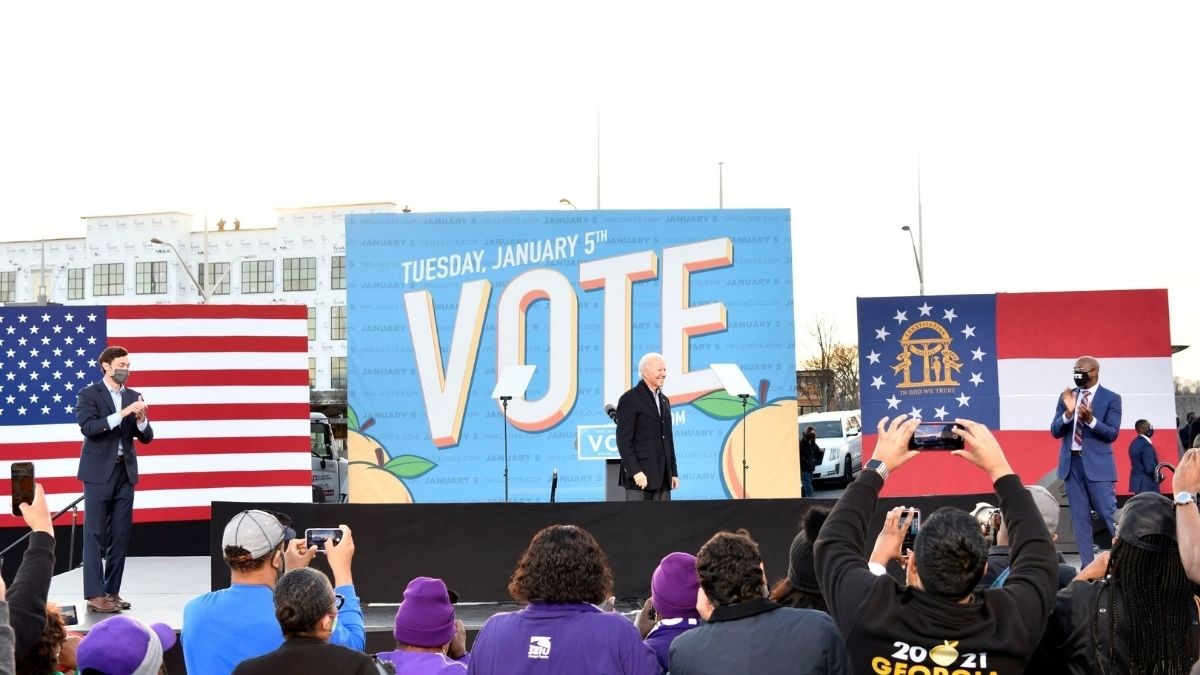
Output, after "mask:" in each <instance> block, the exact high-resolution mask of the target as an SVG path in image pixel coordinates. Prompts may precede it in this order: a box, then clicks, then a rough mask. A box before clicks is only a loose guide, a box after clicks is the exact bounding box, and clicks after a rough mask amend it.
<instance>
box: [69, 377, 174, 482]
mask: <svg viewBox="0 0 1200 675" xmlns="http://www.w3.org/2000/svg"><path fill="white" fill-rule="evenodd" d="M138 395H139V394H138V393H137V392H136V391H134V390H132V389H128V388H126V389H123V390H122V391H121V406H122V407H124V406H127V405H129V404H130V403H133V402H135V401H137V400H138ZM115 412H117V410H116V409H115V408H113V401H112V394H110V393H109V391H108V388H107V387H106V386H105V384H104V380H100V381H99V382H96V383H93V384H90V385H88V386H87V387H85V388H83V389H82V390H80V392H79V400H78V401H76V403H75V421H76V422H78V423H79V430H80V431H81V432H82V433H83V448H82V449H81V450H80V454H79V473H78V474H77V477H78V478H79V480H81V481H83V482H85V483H103V482H105V481H107V480H108V477H109V476H111V475H112V472H113V467H114V466H116V462H117V445H118V443H119V444H120V445H121V452H122V453H124V455H125V472H126V473H128V474H129V483H130V485H136V484H137V482H138V465H137V451H136V450H135V449H134V447H133V439H134V438H137V439H138V440H139V441H141V442H143V443H149V442H150V441H152V440H154V429H153V428H151V426H150V424H149V423H147V424H146V429H145V430H144V431H141V430H139V429H138V428H137V427H138V425H137V416H136V415H126V416H125V417H122V418H121V422H120V423H119V424H118V425H117V426H115V427H111V428H110V427H109V426H108V417H109V415H112V414H113V413H115Z"/></svg>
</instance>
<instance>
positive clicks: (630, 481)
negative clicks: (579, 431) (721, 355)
mask: <svg viewBox="0 0 1200 675" xmlns="http://www.w3.org/2000/svg"><path fill="white" fill-rule="evenodd" d="M638 372H639V373H641V376H642V379H641V381H640V382H638V383H637V385H635V386H634V387H633V389H630V390H629V391H627V392H625V393H624V394H623V395H622V396H621V400H620V401H618V402H617V451H618V452H620V453H621V480H620V484H621V486H622V487H624V488H625V501H654V500H659V501H666V500H670V499H671V490H674V489H676V488H678V487H679V470H678V469H677V468H676V467H675V441H674V439H673V438H672V435H671V403H670V401H668V400H667V397H666V396H665V395H663V393H662V385H663V382H664V381H666V379H667V364H666V362H665V361H663V357H662V356H661V355H659V354H654V353H650V354H646V355H645V356H643V357H642V360H641V361H640V362H638Z"/></svg>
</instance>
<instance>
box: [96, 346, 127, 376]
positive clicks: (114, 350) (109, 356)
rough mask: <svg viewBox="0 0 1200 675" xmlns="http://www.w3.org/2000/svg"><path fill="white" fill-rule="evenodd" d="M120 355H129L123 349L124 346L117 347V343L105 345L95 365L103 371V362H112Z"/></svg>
mask: <svg viewBox="0 0 1200 675" xmlns="http://www.w3.org/2000/svg"><path fill="white" fill-rule="evenodd" d="M122 356H129V352H127V351H125V348H124V347H118V346H117V345H112V346H111V347H105V348H104V351H102V352H100V356H99V357H98V358H97V359H96V367H97V368H99V369H100V372H104V364H105V363H112V362H113V361H115V360H117V359H119V358H121V357H122Z"/></svg>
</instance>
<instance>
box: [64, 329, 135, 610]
mask: <svg viewBox="0 0 1200 675" xmlns="http://www.w3.org/2000/svg"><path fill="white" fill-rule="evenodd" d="M96 361H97V363H98V364H99V366H100V371H101V372H102V373H104V377H103V378H102V379H101V380H100V381H99V382H96V383H95V384H91V385H89V386H87V387H85V388H84V389H82V390H80V392H79V399H78V400H77V401H76V403H75V421H76V422H78V423H79V430H80V432H82V433H83V447H82V448H81V449H80V455H79V473H78V475H77V477H78V478H79V480H81V481H83V504H84V512H85V513H86V514H87V517H86V518H85V519H84V521H83V595H84V597H86V598H87V608H88V611H89V612H104V613H112V612H119V611H121V610H122V609H129V606H130V605H129V603H128V602H126V601H125V600H123V599H122V598H121V576H122V574H124V572H125V551H126V549H127V548H129V536H130V533H131V532H132V530H133V486H134V485H137V482H138V465H137V450H136V449H135V448H134V444H133V439H135V438H136V439H137V440H139V441H141V442H142V443H149V442H150V441H152V440H154V429H152V428H151V427H150V420H149V419H148V418H147V417H146V402H145V401H143V400H142V396H141V394H139V393H137V392H136V391H134V390H132V389H129V388H127V387H126V386H125V382H126V381H127V380H128V379H129V352H127V351H125V349H123V348H121V347H116V346H113V347H108V348H106V349H105V350H104V351H102V352H100V356H99V358H97V359H96ZM102 559H103V562H102Z"/></svg>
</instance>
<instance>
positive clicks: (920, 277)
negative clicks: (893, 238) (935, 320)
mask: <svg viewBox="0 0 1200 675" xmlns="http://www.w3.org/2000/svg"><path fill="white" fill-rule="evenodd" d="M900 229H901V230H904V231H905V232H907V233H908V241H909V242H910V243H912V250H913V261H914V262H915V263H917V283H919V284H920V289H921V295H925V266H924V265H923V264H922V261H921V254H920V253H918V252H917V241H916V240H915V239H913V233H912V228H911V227H909V226H907V225H901V226H900Z"/></svg>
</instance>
